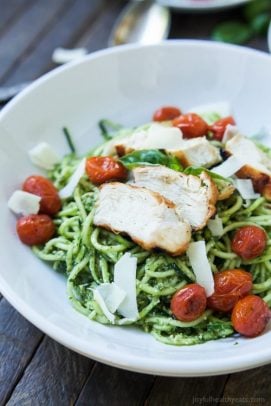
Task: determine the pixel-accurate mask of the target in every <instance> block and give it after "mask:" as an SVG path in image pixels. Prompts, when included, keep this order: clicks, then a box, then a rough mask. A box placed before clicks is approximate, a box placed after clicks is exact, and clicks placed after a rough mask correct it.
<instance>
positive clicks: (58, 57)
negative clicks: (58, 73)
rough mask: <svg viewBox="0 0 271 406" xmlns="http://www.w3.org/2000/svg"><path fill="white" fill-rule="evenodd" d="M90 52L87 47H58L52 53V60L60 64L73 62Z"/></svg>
mask: <svg viewBox="0 0 271 406" xmlns="http://www.w3.org/2000/svg"><path fill="white" fill-rule="evenodd" d="M87 53H88V51H87V49H86V48H76V49H65V48H60V47H59V48H56V49H55V50H54V52H53V55H52V61H53V62H55V63H58V64H62V63H67V62H72V61H75V60H77V59H80V58H82V56H85V55H86V54H87Z"/></svg>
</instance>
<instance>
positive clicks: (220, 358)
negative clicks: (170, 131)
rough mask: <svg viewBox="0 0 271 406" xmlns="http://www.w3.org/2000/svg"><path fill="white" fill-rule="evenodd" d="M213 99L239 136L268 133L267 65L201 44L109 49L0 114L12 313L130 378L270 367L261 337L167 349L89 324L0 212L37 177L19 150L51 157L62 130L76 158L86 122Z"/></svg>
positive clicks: (88, 139) (254, 55) (246, 53)
mask: <svg viewBox="0 0 271 406" xmlns="http://www.w3.org/2000/svg"><path fill="white" fill-rule="evenodd" d="M217 100H220V101H221V100H228V101H229V102H230V103H232V106H233V108H234V113H235V114H234V115H235V117H236V119H237V122H238V123H239V125H240V128H241V129H242V130H243V131H244V132H247V133H249V134H253V133H255V132H256V131H257V130H259V128H260V127H262V126H263V125H265V126H267V127H271V57H270V56H269V55H267V54H263V53H260V52H256V51H252V50H249V49H245V48H240V47H235V46H230V45H225V44H219V43H211V42H203V41H173V42H167V43H166V42H165V43H163V44H161V45H157V46H149V47H137V46H128V47H119V48H117V49H115V48H113V49H109V50H106V51H101V52H98V53H95V54H93V55H90V56H88V57H86V58H85V59H83V60H82V61H80V62H76V63H73V64H70V65H66V66H63V67H60V68H58V69H56V70H54V71H53V72H51V73H49V74H47V75H45V76H44V77H42V78H41V79H39V80H38V81H36V82H35V83H34V84H33V85H31V86H30V87H29V88H28V89H26V90H25V91H24V92H23V93H21V94H20V95H19V96H17V97H16V98H15V99H14V100H13V101H12V102H11V103H9V104H8V105H7V106H6V107H5V108H4V109H3V110H2V111H1V113H0V169H1V174H2V175H1V189H0V209H1V210H0V223H1V234H0V247H1V267H0V289H1V291H2V293H3V294H4V296H5V297H6V298H7V299H8V300H9V301H10V303H11V304H12V305H13V306H14V307H15V308H16V309H17V310H18V311H19V312H21V313H22V314H23V315H24V316H25V317H26V318H27V319H29V320H30V321H31V322H32V323H33V324H35V325H36V326H37V327H39V328H40V329H41V330H43V331H44V332H45V333H46V334H48V335H50V336H51V337H53V338H54V339H56V340H57V341H59V342H60V343H62V344H64V345H66V346H67V347H69V348H71V349H73V350H75V351H78V352H80V353H82V354H84V355H86V356H89V357H91V358H94V359H96V360H99V361H102V362H105V363H107V364H110V365H116V366H119V367H121V368H126V369H130V370H135V371H141V372H146V373H154V374H161V375H172V376H199V375H214V374H222V373H227V372H233V371H239V370H243V369H246V368H251V367H255V366H258V365H262V364H265V363H268V362H270V361H271V346H270V338H271V331H268V332H266V333H265V334H263V335H261V336H260V337H258V338H255V339H236V338H229V339H225V340H220V341H214V342H208V343H206V344H203V345H197V346H193V347H172V346H166V345H163V344H161V343H159V342H156V341H155V340H154V339H153V338H152V337H151V336H150V335H147V334H145V333H143V332H141V331H139V330H137V329H133V328H124V327H122V328H119V327H106V326H103V325H100V324H98V323H95V322H93V321H89V320H88V319H87V318H85V317H84V316H82V315H81V314H79V313H77V312H76V311H75V310H73V308H72V307H71V305H70V304H69V302H68V300H67V296H66V292H65V280H64V278H63V277H62V276H60V275H58V274H57V273H55V272H54V271H53V270H52V269H51V268H50V267H49V266H48V265H46V264H45V263H42V262H41V261H40V260H38V259H37V258H36V257H35V256H34V255H32V253H31V251H30V249H29V248H27V247H26V246H24V245H22V244H21V243H20V242H19V240H18V238H17V236H16V232H15V217H14V216H13V215H12V213H10V212H9V210H8V208H7V200H8V198H9V196H10V194H11V193H12V191H13V190H14V189H16V188H17V187H19V186H20V184H21V183H22V181H23V180H24V178H25V177H26V176H28V175H30V174H33V173H37V169H36V168H34V167H32V165H31V164H30V162H29V160H28V156H27V151H28V150H29V148H31V147H32V146H33V145H35V144H36V143H38V142H39V141H47V142H49V143H50V144H52V145H53V146H54V147H55V148H56V149H57V150H58V151H59V153H61V154H64V153H65V152H67V146H66V145H65V141H64V139H63V135H62V132H61V128H62V127H63V125H65V126H67V127H69V128H70V130H71V132H72V134H73V135H74V137H75V142H76V144H77V145H78V146H79V147H80V151H81V152H86V151H87V150H89V149H90V148H91V147H92V146H93V145H94V144H96V143H98V142H99V141H100V138H99V136H98V130H97V126H96V123H97V121H98V120H99V119H100V118H102V117H107V118H110V119H113V120H116V121H119V122H122V123H123V124H124V125H135V124H140V123H143V122H145V121H148V120H149V119H150V117H151V115H152V113H153V111H154V109H155V108H157V107H158V106H161V105H164V104H176V105H179V106H180V107H181V108H182V109H183V110H185V109H188V108H189V107H191V106H192V105H198V104H201V103H206V102H209V103H211V102H215V101H217ZM236 342H238V345H235V343H236Z"/></svg>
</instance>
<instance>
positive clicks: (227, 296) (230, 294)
mask: <svg viewBox="0 0 271 406" xmlns="http://www.w3.org/2000/svg"><path fill="white" fill-rule="evenodd" d="M214 282H215V292H214V293H213V294H212V296H210V297H208V299H207V305H208V307H210V308H211V309H214V310H217V311H220V312H229V311H230V310H232V309H233V307H234V305H235V303H237V301H238V300H239V299H240V298H242V297H244V296H246V295H248V293H249V292H250V290H251V289H252V276H251V274H250V273H249V272H246V271H244V270H243V269H227V270H225V271H221V272H217V273H215V274H214Z"/></svg>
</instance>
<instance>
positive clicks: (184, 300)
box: [170, 283, 207, 321]
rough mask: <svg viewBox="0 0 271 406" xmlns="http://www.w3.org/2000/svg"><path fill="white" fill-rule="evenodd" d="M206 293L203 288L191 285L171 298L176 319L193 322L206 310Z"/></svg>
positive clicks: (171, 305) (171, 306)
mask: <svg viewBox="0 0 271 406" xmlns="http://www.w3.org/2000/svg"><path fill="white" fill-rule="evenodd" d="M206 302H207V298H206V293H205V290H204V288H203V287H202V286H200V285H198V284H197V283H191V284H189V285H186V286H185V287H184V288H182V289H181V290H179V291H178V292H176V293H175V295H174V296H173V297H172V298H171V303H170V309H171V311H172V313H173V314H174V316H175V317H176V319H178V320H181V321H193V320H196V319H197V318H198V317H200V316H201V315H202V314H203V313H204V311H205V309H206Z"/></svg>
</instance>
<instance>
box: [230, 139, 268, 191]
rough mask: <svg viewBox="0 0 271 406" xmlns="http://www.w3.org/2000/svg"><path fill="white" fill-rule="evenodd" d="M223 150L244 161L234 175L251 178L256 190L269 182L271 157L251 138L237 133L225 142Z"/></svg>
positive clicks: (261, 188) (259, 189)
mask: <svg viewBox="0 0 271 406" xmlns="http://www.w3.org/2000/svg"><path fill="white" fill-rule="evenodd" d="M225 150H226V152H227V153H228V154H229V155H234V156H235V157H236V158H237V159H240V160H241V161H243V162H244V166H243V167H242V168H241V169H240V170H239V171H238V172H237V173H236V175H237V176H238V177H239V178H242V179H251V180H252V182H253V186H254V189H255V190H256V191H259V192H261V191H262V190H263V189H264V186H265V185H266V184H268V183H270V181H271V158H270V157H269V156H268V155H267V154H266V153H264V152H263V151H262V150H261V149H260V148H258V147H257V145H256V144H255V143H254V142H253V141H252V140H250V139H248V138H246V137H244V136H243V135H241V134H237V135H235V136H234V137H233V138H232V139H230V140H229V141H228V142H227V143H226V146H225Z"/></svg>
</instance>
